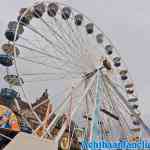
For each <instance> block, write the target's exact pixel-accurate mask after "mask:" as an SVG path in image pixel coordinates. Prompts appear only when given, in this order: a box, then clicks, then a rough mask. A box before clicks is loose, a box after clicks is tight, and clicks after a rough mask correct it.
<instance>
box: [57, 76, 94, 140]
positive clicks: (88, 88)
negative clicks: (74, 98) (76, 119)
mask: <svg viewBox="0 0 150 150" xmlns="http://www.w3.org/2000/svg"><path fill="white" fill-rule="evenodd" d="M94 81H95V75H94V76H93V78H92V79H91V81H90V82H89V84H88V85H87V88H86V89H85V91H84V93H83V95H82V97H81V99H80V100H79V103H78V104H77V105H76V106H75V107H74V109H73V110H72V112H71V115H70V118H72V117H73V116H74V115H75V113H76V112H77V111H78V109H79V108H80V106H81V104H82V102H83V99H84V98H85V97H86V95H87V94H88V92H89V90H90V88H91V87H92V85H93V83H94ZM66 127H67V122H65V123H64V124H63V126H62V128H61V129H60V131H59V133H58V135H57V137H56V138H55V142H56V143H57V142H58V141H59V140H60V138H61V137H62V135H63V133H64V132H65V130H66Z"/></svg>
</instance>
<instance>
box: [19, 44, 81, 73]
mask: <svg viewBox="0 0 150 150" xmlns="http://www.w3.org/2000/svg"><path fill="white" fill-rule="evenodd" d="M16 45H17V46H19V47H22V48H24V49H25V50H29V51H31V52H35V53H38V54H40V55H43V56H46V57H49V58H51V59H54V60H57V61H58V62H61V63H63V64H62V65H60V67H62V66H63V65H66V67H69V65H72V66H73V67H75V68H76V69H77V70H81V67H80V66H78V65H76V64H74V63H72V62H70V61H69V62H70V63H68V60H64V59H62V58H59V57H56V56H54V55H51V54H48V53H44V52H43V51H42V50H38V49H34V48H31V47H27V46H25V45H21V44H16ZM64 61H65V62H64ZM55 66H56V62H55ZM58 66H59V65H58ZM70 68H71V67H70Z"/></svg>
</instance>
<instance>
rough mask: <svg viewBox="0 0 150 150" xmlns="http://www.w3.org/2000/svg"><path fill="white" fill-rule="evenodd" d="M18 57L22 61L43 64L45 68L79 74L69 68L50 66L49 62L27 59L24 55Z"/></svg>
mask: <svg viewBox="0 0 150 150" xmlns="http://www.w3.org/2000/svg"><path fill="white" fill-rule="evenodd" d="M18 58H19V59H21V60H23V61H26V62H30V63H34V64H38V65H42V66H44V67H46V68H50V69H54V70H58V71H62V72H66V73H69V74H76V75H78V76H79V75H80V73H78V72H73V71H71V70H65V69H64V68H59V67H55V66H51V65H49V64H45V63H42V62H39V61H35V60H31V59H28V58H25V57H18Z"/></svg>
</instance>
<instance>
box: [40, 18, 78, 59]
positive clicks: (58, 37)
mask: <svg viewBox="0 0 150 150" xmlns="http://www.w3.org/2000/svg"><path fill="white" fill-rule="evenodd" d="M41 20H42V22H43V23H44V24H45V25H46V26H47V27H48V29H49V30H50V31H51V32H52V34H53V36H54V37H55V39H56V40H58V43H61V44H62V42H63V44H64V45H67V48H64V52H66V54H68V55H69V56H71V57H72V53H70V52H69V51H67V50H68V49H71V50H72V49H75V47H72V46H71V45H70V43H69V42H67V40H66V39H65V37H62V36H61V35H60V34H59V33H58V32H57V31H56V30H54V28H53V27H51V26H50V24H48V23H47V22H46V21H45V20H44V19H43V18H41ZM60 40H61V41H60ZM76 50H77V49H76Z"/></svg>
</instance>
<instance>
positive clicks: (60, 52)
mask: <svg viewBox="0 0 150 150" xmlns="http://www.w3.org/2000/svg"><path fill="white" fill-rule="evenodd" d="M27 28H29V29H30V30H31V31H33V32H34V33H36V34H37V35H39V36H40V37H41V38H42V39H44V40H45V41H46V42H47V43H48V44H50V46H51V47H52V48H54V49H55V50H56V52H58V53H59V54H60V55H61V56H63V57H64V53H63V52H64V51H65V49H64V48H62V47H60V46H58V45H57V44H56V43H54V42H53V41H51V40H50V39H48V38H47V37H46V36H45V35H43V34H42V33H40V32H39V31H37V30H36V29H35V28H34V27H32V26H31V25H30V27H29V26H28V27H27ZM70 57H72V58H74V56H73V55H72V56H70Z"/></svg>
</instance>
